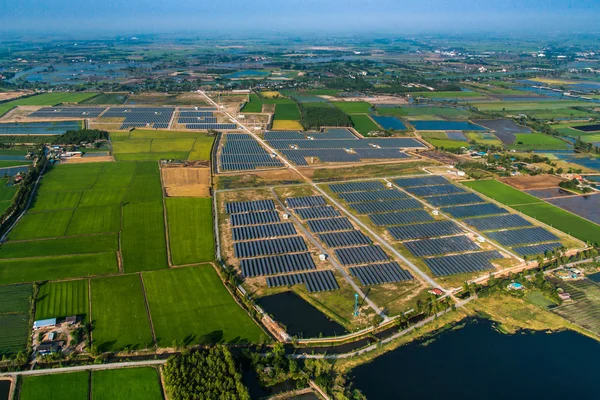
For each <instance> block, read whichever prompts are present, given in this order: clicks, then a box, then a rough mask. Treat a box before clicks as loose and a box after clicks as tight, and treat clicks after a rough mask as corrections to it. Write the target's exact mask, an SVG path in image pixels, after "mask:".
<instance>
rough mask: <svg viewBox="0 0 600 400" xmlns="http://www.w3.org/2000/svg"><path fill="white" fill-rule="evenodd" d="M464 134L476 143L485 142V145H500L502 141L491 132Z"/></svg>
mask: <svg viewBox="0 0 600 400" xmlns="http://www.w3.org/2000/svg"><path fill="white" fill-rule="evenodd" d="M465 135H466V136H467V139H469V141H471V140H473V141H475V142H477V143H481V144H485V145H487V146H498V147H502V146H503V144H502V141H500V140H499V139H498V138H496V136H494V134H493V133H491V132H466V133H465Z"/></svg>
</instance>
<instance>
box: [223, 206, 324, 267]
mask: <svg viewBox="0 0 600 400" xmlns="http://www.w3.org/2000/svg"><path fill="white" fill-rule="evenodd" d="M225 211H226V212H227V213H228V214H230V223H231V234H232V239H233V242H234V243H233V248H234V254H235V256H236V257H237V258H239V259H240V268H241V270H242V275H243V276H245V277H256V276H265V275H276V274H282V273H289V272H297V271H306V270H314V269H316V266H315V263H314V261H313V259H312V257H311V255H310V253H308V252H307V247H306V243H305V242H304V239H303V238H302V237H301V236H295V235H297V232H296V227H295V226H294V224H293V223H291V222H280V219H279V214H278V213H277V211H276V209H275V202H274V201H273V200H271V199H266V200H254V201H238V202H228V203H225ZM264 256H267V257H264Z"/></svg>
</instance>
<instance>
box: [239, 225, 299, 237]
mask: <svg viewBox="0 0 600 400" xmlns="http://www.w3.org/2000/svg"><path fill="white" fill-rule="evenodd" d="M231 233H232V235H233V240H234V241H240V240H254V239H267V238H274V237H278V236H294V235H295V234H296V228H294V224H292V223H291V222H282V223H280V224H267V225H251V226H239V227H236V228H233V229H232V230H231Z"/></svg>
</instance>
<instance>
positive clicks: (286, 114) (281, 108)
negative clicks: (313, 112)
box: [273, 103, 300, 121]
mask: <svg viewBox="0 0 600 400" xmlns="http://www.w3.org/2000/svg"><path fill="white" fill-rule="evenodd" d="M273 118H274V119H276V120H287V121H289V120H292V121H294V120H295V121H297V120H299V119H300V110H299V109H298V105H297V104H296V103H292V104H277V105H276V106H275V115H274V116H273Z"/></svg>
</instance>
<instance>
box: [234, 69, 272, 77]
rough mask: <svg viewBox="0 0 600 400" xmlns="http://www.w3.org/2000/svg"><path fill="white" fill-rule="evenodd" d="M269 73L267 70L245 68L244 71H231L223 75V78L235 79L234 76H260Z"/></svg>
mask: <svg viewBox="0 0 600 400" xmlns="http://www.w3.org/2000/svg"><path fill="white" fill-rule="evenodd" d="M267 75H269V72H267V71H256V70H253V69H247V70H244V71H237V72H232V73H231V74H227V75H223V78H225V79H235V78H260V77H263V76H267Z"/></svg>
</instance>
